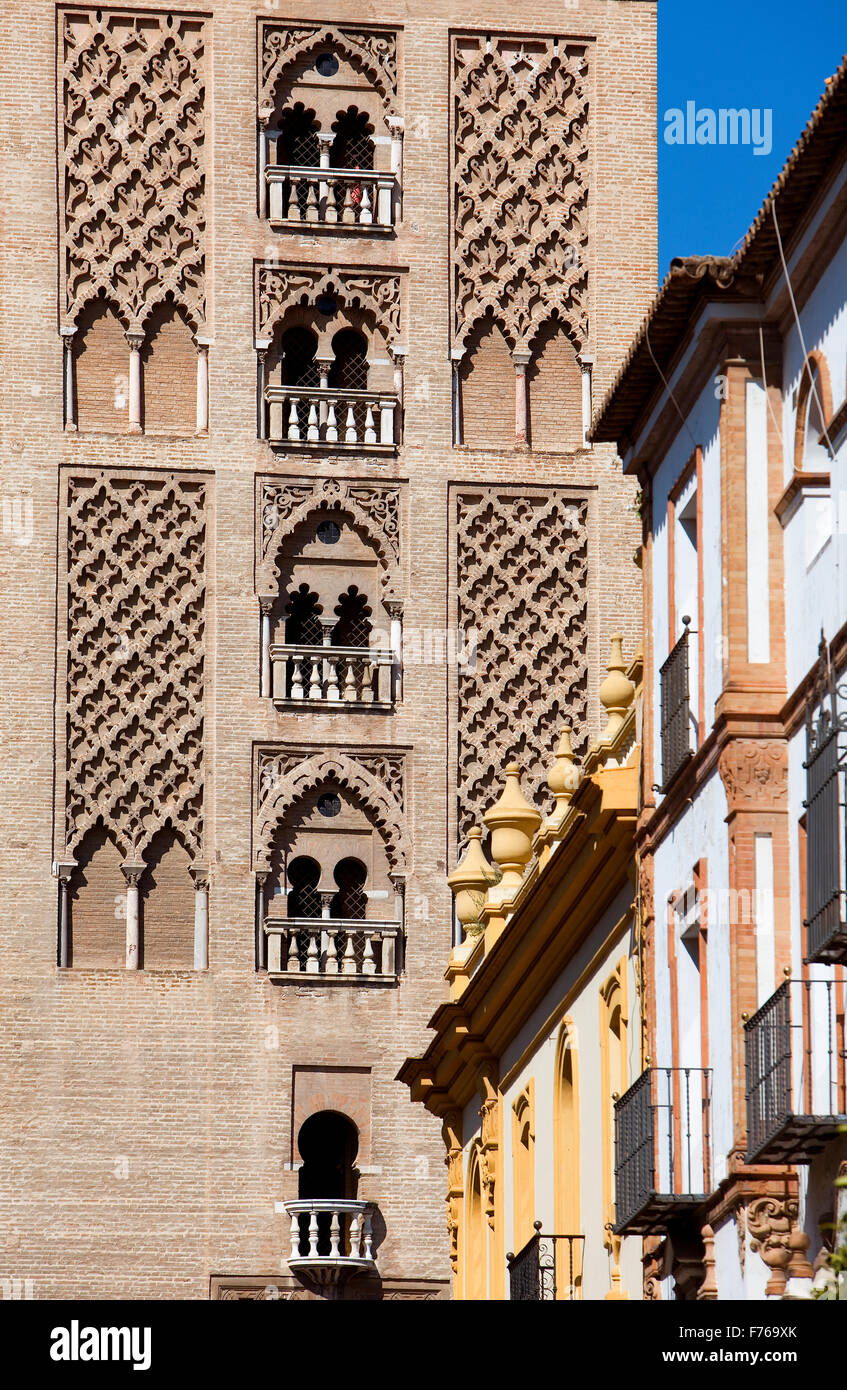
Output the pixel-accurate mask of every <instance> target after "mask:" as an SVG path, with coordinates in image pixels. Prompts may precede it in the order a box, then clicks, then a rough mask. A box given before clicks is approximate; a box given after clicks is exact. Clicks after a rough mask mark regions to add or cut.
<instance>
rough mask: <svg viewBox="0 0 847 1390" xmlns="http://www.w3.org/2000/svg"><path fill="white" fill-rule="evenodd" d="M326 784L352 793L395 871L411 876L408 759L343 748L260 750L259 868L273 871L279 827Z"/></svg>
mask: <svg viewBox="0 0 847 1390" xmlns="http://www.w3.org/2000/svg"><path fill="white" fill-rule="evenodd" d="M324 784H329V785H332V786H336V787H343V788H346V789H347V790H348V791H349V792H350V793H351V794H352V796H353V798H354V800H356V801H357V802H358V803H359V804H360V805H361V806H362V808H363V810H364V811H365V814H366V815H367V816H368V819H369V820H370V821H371V822H372V823H373V825H374V827H375V828H376V829H377V830H378V831H379V833H380V834H381V835H382V837H383V839H384V841H385V848H386V853H387V855H388V861H389V865H390V867H391V869H392V870H393V871H395V872H397V873H401V874H402V873H405V872H406V869H407V867H408V864H409V859H410V854H409V845H408V842H407V839H406V832H405V827H404V821H403V790H404V784H405V759H404V758H403V756H402V755H397V756H395V755H391V754H387V753H374V754H369V753H367V752H360V751H359V750H354V751H351V750H349V749H340V748H326V749H323V750H318V749H311V750H310V749H308V748H303V749H293V750H292V749H274V748H261V749H258V750H257V752H256V776H255V785H256V805H255V811H254V830H253V846H254V850H253V855H254V868H255V869H256V870H257V871H258V872H260V873H261V872H265V871H267V868H268V866H269V864H270V857H271V848H272V844H273V837H274V834H275V832H276V829H277V826H278V825H279V824H280V823H281V822H283V821H284V819H285V816H286V813H287V812H288V811H289V810H290V808H291V807H292V806H294V805H296V803H297V802H298V801H301V800H302V799H303V797H304V796H307V795H308V794H309V793H310V792H311V791H314V790H315V789H316V788H317V787H320V786H323V785H324Z"/></svg>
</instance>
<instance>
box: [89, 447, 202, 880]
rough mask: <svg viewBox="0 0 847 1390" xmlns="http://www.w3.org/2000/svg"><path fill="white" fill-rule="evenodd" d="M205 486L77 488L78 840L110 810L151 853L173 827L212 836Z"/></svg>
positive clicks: (188, 481) (125, 840) (192, 844)
mask: <svg viewBox="0 0 847 1390" xmlns="http://www.w3.org/2000/svg"><path fill="white" fill-rule="evenodd" d="M205 509H206V503H205V487H204V484H203V482H202V481H199V480H197V479H192V478H190V477H186V476H185V475H176V474H164V475H162V476H161V477H159V478H149V479H146V480H144V481H141V480H136V479H132V478H126V477H122V476H116V477H112V476H109V475H105V476H104V475H97V476H93V477H79V476H74V477H73V478H71V479H70V480H69V484H68V502H67V515H68V531H67V546H68V673H67V729H68V746H67V790H66V802H65V804H66V845H67V850H68V851H69V852H70V853H73V851H74V849H75V848H76V847H77V846H78V845H79V842H80V840H81V839H82V836H83V835H84V834H85V832H86V831H87V830H88V829H89V828H90V827H91V826H92V825H94V824H95V822H96V821H97V819H98V817H99V816H102V818H103V822H104V824H105V826H106V828H107V829H108V830H111V831H112V832H113V833H114V835H115V837H116V840H117V843H118V845H119V847H120V849H121V850H122V851H123V853H124V854H125V855H126V856H127V857H128V858H129V859H138V857H139V856H140V855H141V853H142V851H143V850H144V848H145V846H146V845H147V844H148V843H149V841H150V839H151V837H152V836H153V835H154V834H155V832H156V831H157V830H159V829H161V828H162V827H163V826H164V825H166V824H168V823H170V824H171V825H173V827H174V828H175V829H176V830H178V831H179V832H180V834H181V835H182V837H183V838H184V841H185V844H186V847H187V849H188V852H189V854H190V855H191V856H192V858H196V857H199V856H200V855H201V851H202V837H203V679H204V628H205V598H206V577H205V543H206V510H205Z"/></svg>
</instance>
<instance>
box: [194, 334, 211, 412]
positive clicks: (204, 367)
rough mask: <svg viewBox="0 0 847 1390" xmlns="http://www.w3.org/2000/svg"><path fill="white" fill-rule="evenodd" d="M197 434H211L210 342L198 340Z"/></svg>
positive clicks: (204, 339) (205, 339)
mask: <svg viewBox="0 0 847 1390" xmlns="http://www.w3.org/2000/svg"><path fill="white" fill-rule="evenodd" d="M196 432H197V434H208V432H209V340H208V338H198V339H197V429H196Z"/></svg>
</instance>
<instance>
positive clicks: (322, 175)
mask: <svg viewBox="0 0 847 1390" xmlns="http://www.w3.org/2000/svg"><path fill="white" fill-rule="evenodd" d="M265 183H266V184H267V198H268V220H269V222H270V224H271V226H272V227H274V228H275V229H276V230H280V231H289V230H302V229H303V228H304V227H308V228H310V229H312V228H315V229H318V228H323V229H328V230H332V231H334V232H340V233H342V234H346V233H349V232H352V233H357V232H358V233H367V234H368V235H373V234H374V233H375V234H377V235H378V234H380V233H390V232H392V231H393V229H394V206H395V188H396V185H397V180H396V176H395V175H394V174H393V173H391V172H390V171H382V170H376V169H330V168H329V167H324V166H315V167H308V166H305V165H296V164H270V165H268V166H267V168H266V169H265Z"/></svg>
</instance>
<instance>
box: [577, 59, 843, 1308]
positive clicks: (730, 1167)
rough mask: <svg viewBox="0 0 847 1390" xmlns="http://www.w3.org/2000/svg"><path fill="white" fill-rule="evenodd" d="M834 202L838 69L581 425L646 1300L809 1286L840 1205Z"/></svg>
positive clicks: (631, 1191)
mask: <svg viewBox="0 0 847 1390" xmlns="http://www.w3.org/2000/svg"><path fill="white" fill-rule="evenodd" d="M845 212H847V78H846V77H845V67H844V65H842V67H841V68H840V69H839V71H838V72H837V73H836V75H835V76H834V77H833V78H832V79H831V80H830V82H829V83H828V84H827V91H826V93H825V95H824V97H823V99H822V101H821V102H820V104H819V106H818V108H817V109H816V111H815V113H814V114H813V116H812V118H811V121H810V123H809V125H808V127H807V128H806V130H805V131H804V133H803V135H802V137H801V139H800V141H799V142H798V144H797V146H796V147H795V149H794V151H793V152H792V154H791V156H790V157H789V159H788V161H787V163H786V165H785V167H784V169H783V171H782V173H781V175H780V177H779V179H778V180H777V183H776V184H775V185H774V188H773V190H772V192H771V194H770V195H769V197H768V199H767V200H766V202H765V204H764V205H763V207H762V210H761V212H760V213H759V215H758V217H757V219H756V221H755V222H754V223H753V225H752V227H751V229H750V231H749V232H748V234H747V237H746V238H745V241H744V243H743V245H742V247H741V249H740V250H739V251H738V252H737V254H736V255H735V256H733V257H732V258H727V259H714V258H700V257H698V258H691V259H688V260H680V261H675V262H673V264H672V267H671V272H670V274H669V276H668V278H667V280H666V281H665V283H664V285H663V287H662V290H661V291H660V293H659V295H658V297H657V299H656V301H655V302H654V305H653V308H652V310H651V313H650V315H649V317H648V319H647V320H646V322H645V324H644V325H643V326H642V329H641V330H640V333H639V335H638V336H637V338H636V340H635V343H634V345H633V347H632V349H631V352H630V356H629V358H628V360H627V363H626V365H625V367H624V369H623V370H622V372H621V374H620V376H619V378H618V381H617V383H616V385H615V387H614V388H613V390H612V391H611V392H610V394H609V396H608V397H607V399H606V402H605V403H604V405H603V407H602V409H601V411H600V413H599V415H598V417H597V419H596V420H595V423H594V430H593V437H594V439H595V440H612V439H614V440H615V441H616V442H617V443H618V446H619V449H620V453H621V456H622V458H623V463H624V469H625V471H626V472H628V473H629V474H632V475H636V476H637V477H638V479H639V483H640V486H641V489H642V520H643V527H644V533H643V547H642V557H641V562H642V568H643V575H644V611H645V627H646V632H645V650H644V659H645V670H644V689H645V702H644V705H645V713H644V732H643V745H644V765H643V785H642V807H641V812H640V815H639V821H638V830H637V836H636V838H637V844H638V854H639V882H640V904H641V914H640V915H641V923H642V932H643V935H644V941H645V949H646V959H647V962H648V969H647V971H646V988H647V999H646V1003H645V1008H646V1012H647V1015H648V1019H649V1023H648V1037H649V1041H648V1052H649V1056H648V1059H647V1067H646V1071H645V1074H644V1076H643V1077H642V1078H640V1080H639V1081H638V1082H636V1085H635V1086H634V1087H633V1088H632V1089H631V1091H630V1092H628V1093H627V1095H626V1096H624V1097H623V1098H622V1100H621V1101H620V1102H619V1104H618V1106H617V1116H618V1138H617V1145H618V1148H617V1155H616V1163H617V1192H618V1206H617V1219H618V1224H619V1226H622V1227H623V1229H624V1230H625V1231H626V1232H632V1233H636V1232H640V1233H641V1234H643V1235H644V1236H645V1237H646V1239H645V1246H644V1278H645V1284H644V1290H645V1295H646V1296H647V1297H657V1298H672V1297H675V1296H676V1297H685V1298H700V1299H703V1298H706V1299H709V1298H748V1299H760V1298H764V1297H786V1296H788V1297H791V1296H808V1294H809V1293H810V1291H811V1286H812V1277H813V1273H814V1272H815V1270H821V1271H824V1270H825V1268H826V1254H827V1251H828V1249H829V1248H830V1247H831V1244H832V1241H833V1240H834V1239H837V1237H836V1236H835V1235H834V1232H833V1225H834V1224H835V1223H837V1222H838V1220H839V1218H840V1217H841V1216H842V1215H843V1208H844V1195H845V1194H844V1193H843V1192H842V1191H841V1190H840V1189H839V1188H838V1187H836V1186H835V1182H836V1179H837V1178H838V1176H839V1174H840V1175H842V1176H843V1175H844V1174H845V1173H847V1132H845V1131H844V1130H843V1126H844V1125H845V1123H847V1091H845V1064H846V1063H847V1054H846V1053H845V998H846V997H847V983H845V981H846V980H847V971H845V964H847V896H846V895H845V888H846V887H847V880H846V879H845V858H847V834H845V801H847V787H845V765H847V547H845V535H844V532H845V527H847V244H845V236H844V228H845V225H847V222H845ZM842 726H843V727H842ZM622 1192H625V1193H626V1194H627V1197H626V1202H625V1205H624V1208H623V1209H622V1206H621V1193H622ZM826 1278H827V1277H826V1275H825V1273H824V1272H821V1273H820V1274H819V1275H818V1284H819V1285H822V1284H824V1283H826Z"/></svg>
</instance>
